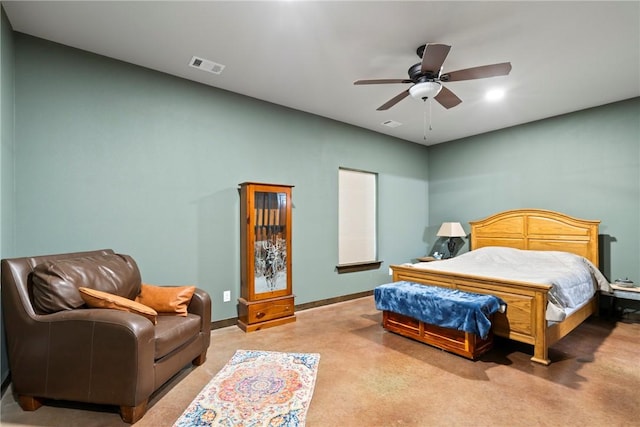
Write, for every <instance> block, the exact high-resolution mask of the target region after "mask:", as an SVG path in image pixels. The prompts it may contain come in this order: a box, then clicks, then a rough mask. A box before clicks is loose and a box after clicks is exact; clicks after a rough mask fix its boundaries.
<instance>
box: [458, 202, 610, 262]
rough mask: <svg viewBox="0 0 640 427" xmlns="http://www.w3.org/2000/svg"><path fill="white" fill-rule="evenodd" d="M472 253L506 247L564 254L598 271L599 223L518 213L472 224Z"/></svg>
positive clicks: (556, 215)
mask: <svg viewBox="0 0 640 427" xmlns="http://www.w3.org/2000/svg"><path fill="white" fill-rule="evenodd" d="M469 224H470V225H471V249H478V248H482V247H484V246H507V247H511V248H517V249H529V250H536V251H565V252H571V253H574V254H577V255H580V256H583V257H585V258H587V259H588V260H589V261H591V262H592V263H593V264H594V265H595V266H596V267H598V224H600V221H598V220H584V219H579V218H574V217H571V216H569V215H565V214H561V213H558V212H553V211H548V210H544V209H516V210H509V211H504V212H500V213H497V214H495V215H491V216H489V217H487V218H485V219H482V220H478V221H471V222H469Z"/></svg>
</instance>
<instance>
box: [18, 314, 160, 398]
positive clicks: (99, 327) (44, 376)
mask: <svg viewBox="0 0 640 427" xmlns="http://www.w3.org/2000/svg"><path fill="white" fill-rule="evenodd" d="M23 327H24V329H25V330H24V331H23V332H24V333H22V334H19V335H20V336H14V337H12V340H13V342H12V345H10V346H9V348H11V349H12V354H11V355H10V359H11V362H12V363H11V369H12V377H13V378H14V385H13V387H14V389H15V391H16V393H18V394H20V393H21V391H22V390H25V391H28V392H29V394H30V395H35V396H37V395H45V396H48V397H50V398H54V399H62V400H74V401H81V402H92V403H110V402H113V400H114V396H120V397H121V398H122V399H124V400H125V401H123V402H122V403H121V404H122V405H128V406H136V405H138V404H139V403H140V402H141V401H144V400H145V399H146V398H147V397H148V396H149V395H150V394H151V393H152V392H153V389H154V351H155V342H154V333H155V332H154V325H153V324H152V323H151V322H150V321H149V320H148V319H146V318H144V317H142V316H140V315H137V314H133V313H128V312H124V311H119V310H110V309H77V310H66V311H61V312H57V313H53V314H47V315H36V316H34V317H33V318H32V321H31V322H29V323H28V324H26V325H23ZM69 378H73V379H74V381H69ZM70 384H72V385H71V386H70Z"/></svg>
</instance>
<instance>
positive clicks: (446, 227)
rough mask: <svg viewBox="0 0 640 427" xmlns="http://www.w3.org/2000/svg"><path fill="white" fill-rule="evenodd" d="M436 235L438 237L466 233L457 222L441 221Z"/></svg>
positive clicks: (457, 235) (458, 235) (462, 235)
mask: <svg viewBox="0 0 640 427" xmlns="http://www.w3.org/2000/svg"><path fill="white" fill-rule="evenodd" d="M436 235H437V236H440V237H465V236H466V235H467V233H466V232H465V231H464V228H462V225H460V223H459V222H443V223H442V225H441V226H440V230H438V234H436Z"/></svg>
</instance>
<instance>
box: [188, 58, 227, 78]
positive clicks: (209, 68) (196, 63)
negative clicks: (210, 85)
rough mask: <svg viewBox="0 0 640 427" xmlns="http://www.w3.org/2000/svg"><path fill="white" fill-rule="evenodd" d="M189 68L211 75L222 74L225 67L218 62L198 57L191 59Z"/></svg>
mask: <svg viewBox="0 0 640 427" xmlns="http://www.w3.org/2000/svg"><path fill="white" fill-rule="evenodd" d="M189 66H190V67H193V68H197V69H199V70H202V71H206V72H208V73H211V74H220V73H222V70H224V67H225V66H224V65H222V64H218V63H217V62H213V61H209V60H208V59H204V58H198V57H197V56H194V57H192V58H191V61H190V62H189Z"/></svg>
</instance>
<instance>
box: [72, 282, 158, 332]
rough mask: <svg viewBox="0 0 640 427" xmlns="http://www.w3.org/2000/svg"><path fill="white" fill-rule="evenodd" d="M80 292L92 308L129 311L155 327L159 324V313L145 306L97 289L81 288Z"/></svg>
mask: <svg viewBox="0 0 640 427" xmlns="http://www.w3.org/2000/svg"><path fill="white" fill-rule="evenodd" d="M78 291H80V296H81V297H82V299H83V300H84V302H85V303H86V304H87V305H88V306H89V307H91V308H113V309H116V310H121V311H129V312H131V313H135V314H140V315H142V316H144V317H146V318H147V319H149V320H150V321H151V323H153V324H154V325H155V324H156V323H158V321H157V316H158V313H157V312H156V311H155V310H154V309H153V308H151V307H147V306H146V305H144V304H140V303H139V302H135V301H132V300H130V299H127V298H124V297H121V296H118V295H113V294H110V293H108V292H102V291H96V290H95V289H89V288H84V287H80V288H78Z"/></svg>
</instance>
